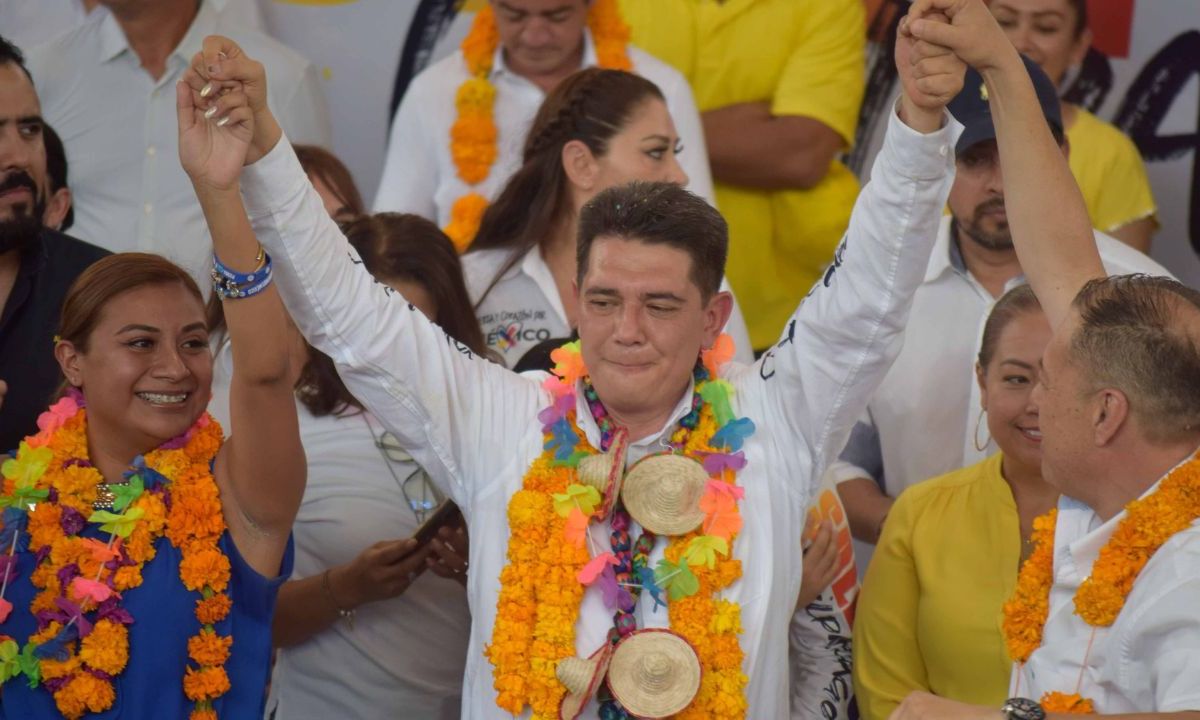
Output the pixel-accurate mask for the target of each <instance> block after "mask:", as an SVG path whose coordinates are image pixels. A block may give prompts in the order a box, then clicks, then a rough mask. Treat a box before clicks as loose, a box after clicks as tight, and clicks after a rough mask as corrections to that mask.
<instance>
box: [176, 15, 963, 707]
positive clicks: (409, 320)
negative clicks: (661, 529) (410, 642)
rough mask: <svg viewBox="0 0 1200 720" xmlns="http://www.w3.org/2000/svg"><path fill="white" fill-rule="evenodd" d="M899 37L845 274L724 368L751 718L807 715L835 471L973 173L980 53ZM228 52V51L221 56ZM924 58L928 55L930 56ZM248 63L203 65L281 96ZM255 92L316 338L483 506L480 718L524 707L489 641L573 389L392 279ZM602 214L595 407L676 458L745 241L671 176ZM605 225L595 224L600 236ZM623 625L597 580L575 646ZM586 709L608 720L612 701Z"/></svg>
mask: <svg viewBox="0 0 1200 720" xmlns="http://www.w3.org/2000/svg"><path fill="white" fill-rule="evenodd" d="M898 45H899V50H898V51H897V56H898V58H899V59H900V61H899V62H898V65H900V67H901V70H900V72H901V77H902V79H903V82H904V84H905V88H906V91H907V93H906V95H905V97H904V98H903V99H902V100H901V102H900V104H899V106H898V113H897V114H895V115H894V117H893V118H892V119H891V125H892V126H891V128H890V132H889V134H888V137H887V141H886V142H885V147H884V150H883V152H882V153H881V154H880V157H879V160H878V163H879V168H878V169H877V174H876V178H877V180H876V182H874V183H872V184H871V185H870V186H868V187H867V188H865V189H864V191H863V194H862V196H861V197H860V199H859V201H858V204H857V207H856V210H855V213H854V216H853V218H852V219H851V224H850V228H849V230H848V232H847V237H846V241H845V242H844V244H843V247H842V249H841V250H840V251H839V252H838V259H837V265H836V266H835V268H833V269H832V270H830V271H829V272H828V273H827V274H826V277H825V279H824V281H823V282H822V283H820V284H818V285H817V286H816V287H815V288H814V289H813V291H812V292H811V294H810V295H809V297H808V299H807V300H806V301H805V302H804V303H803V304H802V305H801V306H800V307H799V309H798V310H797V311H796V314H795V315H794V317H793V319H792V320H791V322H790V323H789V326H788V328H786V329H785V331H784V335H783V340H781V342H780V343H779V344H778V345H777V346H776V347H775V348H772V349H771V350H769V351H768V352H767V353H766V354H765V355H764V356H763V358H761V359H760V361H759V362H758V363H756V364H755V365H753V366H745V365H741V364H739V363H736V362H733V363H728V364H727V365H724V366H723V367H722V370H721V373H720V374H721V376H722V378H723V379H724V380H726V381H727V382H728V383H729V387H731V388H732V405H733V407H732V408H731V411H732V412H733V413H734V414H735V416H737V417H742V418H746V419H748V420H750V421H751V422H753V424H754V426H755V428H756V429H755V430H754V432H753V435H752V436H750V437H749V439H747V440H746V441H745V444H744V446H743V449H744V457H745V459H746V461H747V465H746V467H745V469H744V470H742V471H740V472H738V474H737V482H738V484H739V486H741V487H743V488H744V498H743V499H741V500H740V501H739V502H740V505H741V511H740V512H741V514H742V516H743V517H744V518H745V519H746V521H745V523H744V525H743V527H742V529H741V531H740V533H739V534H738V536H737V541H736V543H735V544H734V547H733V550H732V557H733V558H734V559H736V560H737V561H738V562H739V563H740V573H741V574H740V578H739V579H737V580H736V581H734V582H732V583H731V584H730V585H729V586H728V587H727V588H726V589H725V590H724V591H722V594H721V599H723V600H728V601H729V602H731V603H736V604H737V607H738V608H740V611H739V612H740V627H742V628H743V632H742V633H741V634H740V636H739V637H738V643H739V647H740V651H741V652H742V653H744V658H743V660H742V662H741V667H740V670H741V672H742V673H744V675H745V676H746V679H747V684H746V686H745V688H744V689H741V688H740V687H739V688H735V689H734V690H733V691H732V692H741V693H743V694H744V698H745V701H746V703H747V706H748V707H747V709H746V717H749V718H780V717H785V716H787V714H788V701H789V698H788V637H787V627H788V623H789V620H790V619H791V617H792V613H793V610H794V608H795V602H796V597H797V592H798V590H799V586H800V572H801V560H800V552H799V543H798V541H797V540H798V534H799V532H800V528H802V527H803V526H804V518H805V513H806V511H807V508H808V505H809V503H810V501H811V498H812V495H813V491H814V489H815V488H816V486H817V484H818V482H819V477H820V474H821V471H822V469H823V468H824V467H825V465H826V464H827V463H828V462H829V461H830V460H831V459H832V458H833V457H834V456H835V455H836V453H837V452H838V450H839V449H840V447H841V446H842V445H843V443H844V440H845V436H846V434H847V432H848V431H849V428H850V426H851V425H852V424H853V421H854V419H855V418H856V417H857V416H858V415H859V414H860V413H861V411H862V409H863V407H864V406H865V402H866V399H867V398H868V397H869V395H870V393H871V392H872V390H873V387H874V384H875V383H876V382H877V381H878V380H879V379H880V378H881V377H882V375H883V373H884V372H885V371H886V369H887V367H888V365H889V363H890V362H891V360H892V359H893V358H894V356H895V353H896V352H897V350H898V348H899V345H900V341H901V333H902V331H903V327H904V324H905V322H906V320H907V315H908V306H909V302H910V299H911V294H912V292H913V290H915V288H916V287H917V285H918V284H919V282H920V279H921V277H922V274H923V272H924V268H925V266H926V264H927V262H928V253H929V249H930V247H931V245H932V238H933V236H934V234H935V233H934V230H935V228H936V225H937V222H938V220H939V218H940V214H941V208H942V206H943V204H944V202H945V196H946V194H947V193H948V191H949V188H950V184H951V176H952V173H953V153H952V147H953V144H954V140H955V138H956V136H957V133H958V129H959V127H958V125H957V123H954V122H953V121H952V119H950V118H949V117H948V116H947V114H946V113H945V112H944V104H945V102H947V101H948V100H949V99H950V98H951V97H953V95H954V94H956V93H957V91H958V89H959V88H960V87H961V82H962V66H961V64H960V63H959V61H958V60H957V59H956V58H954V57H953V56H951V55H949V54H946V53H945V52H944V51H940V50H939V49H937V48H933V47H931V46H922V47H917V46H915V45H914V44H913V43H912V42H910V41H909V40H908V39H903V38H902V39H901V41H900V42H899V44H898ZM219 52H224V53H225V54H226V58H227V59H226V60H224V61H221V60H219V59H218V58H219V55H218V53H219ZM918 53H921V54H922V55H921V56H922V57H924V60H922V61H921V62H920V63H913V62H910V59H911V60H915V59H916V57H917V55H918ZM241 55H242V54H241V51H240V50H239V49H238V48H236V46H234V45H233V44H232V43H231V42H229V41H228V40H225V39H222V38H213V39H210V40H209V41H207V42H206V49H205V58H204V60H203V61H202V62H201V63H199V64H198V65H197V66H196V69H197V70H199V71H206V72H198V73H189V76H188V83H189V84H190V86H191V88H192V90H193V92H194V93H197V97H198V93H199V91H200V90H201V88H202V87H204V86H205V83H206V77H207V78H211V79H212V80H215V81H228V80H234V81H237V80H243V81H245V82H244V87H245V88H246V89H247V92H248V93H250V94H254V93H259V92H261V87H262V80H261V72H262V71H261V66H256V65H255V64H253V63H250V62H247V61H245V60H244V59H243V58H242V56H241ZM214 64H215V68H211V69H210V66H212V65H214ZM918 79H920V81H921V83H920V89H918V84H917V81H918ZM183 92H186V89H185V90H184V91H183ZM184 98H185V99H184V100H183V103H184V107H185V108H186V107H187V101H186V96H184ZM249 103H250V105H251V106H252V107H253V108H254V110H255V121H254V125H255V127H254V141H253V147H252V149H251V151H250V157H249V158H248V160H249V161H250V162H251V164H250V165H248V166H247V167H246V169H245V171H244V172H243V175H242V178H241V186H240V187H241V191H242V196H243V199H244V201H245V203H246V209H247V211H248V214H249V216H250V218H251V220H252V223H253V225H254V230H255V235H256V237H257V238H258V239H259V240H260V241H261V243H262V245H263V247H264V248H265V249H266V251H267V252H268V254H269V255H270V256H271V258H272V262H273V267H274V268H275V269H274V277H275V278H276V281H277V282H278V284H279V290H280V292H281V294H282V296H283V298H284V300H285V302H286V303H287V304H288V307H289V310H290V313H291V315H292V317H293V318H294V320H295V322H296V324H297V326H298V327H299V328H300V330H301V331H302V332H303V333H304V335H305V336H306V337H307V338H308V339H309V341H310V342H312V343H313V345H314V346H316V347H318V348H321V349H322V350H324V351H325V352H326V353H327V354H328V355H329V356H330V357H331V358H333V359H334V361H335V363H337V364H338V369H339V374H340V375H341V377H342V378H343V380H344V381H345V382H346V384H347V387H349V388H350V389H351V391H352V392H353V393H354V395H355V397H358V398H359V399H361V400H362V401H363V403H364V404H365V405H366V406H367V407H368V408H370V409H371V410H372V412H373V413H374V414H375V416H376V417H377V418H378V419H379V420H380V422H381V423H383V424H384V425H385V426H386V427H387V428H388V429H389V430H390V431H391V432H392V433H393V434H395V435H396V437H397V439H398V440H399V441H400V443H401V444H402V445H403V446H404V447H405V448H407V449H409V450H410V451H411V452H412V454H413V456H414V457H415V458H416V460H417V461H418V463H419V464H420V465H421V466H422V467H424V468H426V470H427V471H428V472H429V473H430V476H431V477H432V478H433V480H434V481H435V482H436V483H438V484H439V485H440V486H441V487H443V488H444V489H445V490H446V491H447V492H448V494H449V495H450V496H451V497H452V498H453V499H454V500H455V502H456V503H458V505H459V506H460V507H461V508H462V509H463V511H464V513H465V515H466V517H467V521H468V523H469V524H470V527H471V552H470V557H471V572H470V575H469V577H468V593H469V595H470V598H471V610H472V618H473V624H472V629H471V647H470V651H469V658H468V668H467V672H466V677H465V681H464V689H463V716H464V717H467V718H472V719H473V720H478V719H481V718H496V719H499V718H508V717H511V715H512V713H510V712H509V711H508V710H505V709H502V708H501V707H499V706H498V705H497V694H496V691H495V690H494V689H493V679H492V668H491V667H489V661H488V659H487V657H486V656H485V654H484V651H485V646H487V645H488V644H489V643H490V642H491V641H492V637H493V636H492V633H493V629H494V627H495V625H496V618H497V613H498V610H497V597H498V594H499V592H500V588H501V570H502V568H504V567H505V565H506V562H507V561H506V556H507V553H508V550H509V545H510V535H509V514H508V506H509V502H510V500H511V499H512V498H513V497H514V495H515V494H516V493H517V492H518V491H519V490H521V488H522V485H523V482H524V480H523V478H524V476H525V475H526V473H527V472H528V471H529V468H530V464H531V463H532V462H533V461H534V460H536V459H539V458H542V456H543V453H544V452H545V447H546V437H545V435H544V433H543V429H542V425H543V421H540V420H539V419H538V415H539V413H540V411H542V410H544V409H545V408H546V407H547V406H548V405H549V404H552V403H553V402H554V401H553V399H552V395H551V392H550V391H549V390H547V389H546V388H544V387H543V385H542V380H543V379H544V377H534V376H532V374H527V375H517V374H514V373H511V372H510V371H508V370H506V369H504V368H501V367H500V366H498V365H496V364H493V363H489V362H486V361H484V360H482V359H480V358H478V357H475V356H473V354H472V353H470V352H469V351H464V349H463V348H462V347H460V346H458V345H457V344H455V343H454V342H452V341H448V339H447V338H446V336H445V335H444V333H443V332H442V331H441V330H439V329H438V328H437V327H436V326H435V325H432V324H431V323H429V322H428V321H427V320H425V319H424V317H423V316H422V315H421V314H420V313H419V312H414V311H413V310H411V309H410V306H409V305H408V303H406V302H405V301H404V300H403V298H400V297H398V296H396V294H395V293H394V292H392V291H389V290H388V289H386V288H385V287H384V286H381V285H379V284H376V283H374V282H373V281H372V279H371V278H370V276H369V275H368V274H367V273H366V272H365V271H364V270H363V269H362V267H361V265H360V263H359V261H358V259H357V257H356V256H355V255H354V254H353V252H352V251H350V249H349V248H348V246H347V244H346V242H345V240H344V238H343V237H342V235H341V233H340V232H339V231H338V229H337V227H336V225H334V224H333V222H332V221H331V220H330V219H329V217H328V215H327V214H326V213H325V212H324V209H323V207H322V204H321V201H320V198H319V197H318V196H317V195H316V194H315V191H314V190H313V189H312V187H311V185H310V183H309V182H308V180H307V178H306V177H305V175H304V172H303V171H302V169H301V168H300V166H299V164H298V162H297V160H296V158H295V155H294V153H293V152H292V150H291V148H290V145H289V144H288V143H287V142H280V139H281V136H282V133H281V131H280V130H279V128H278V125H277V124H275V122H274V119H273V118H272V117H271V115H270V113H269V110H268V109H267V106H266V103H265V102H263V101H262V99H261V98H257V97H252V98H250V99H249ZM588 208H590V209H589V210H586V211H585V213H584V218H583V219H582V220H581V231H580V239H579V243H580V248H581V251H580V255H581V257H580V263H579V265H580V267H579V276H578V277H577V279H576V282H577V292H576V302H578V304H579V308H578V313H579V317H580V321H579V331H580V337H581V352H582V356H583V361H584V362H586V363H587V366H588V372H589V376H590V382H591V387H592V388H594V391H595V402H596V403H600V404H602V405H603V406H604V409H605V414H606V415H605V417H607V418H608V419H610V420H611V422H612V423H613V424H614V425H615V426H618V427H621V428H624V429H626V430H627V431H628V437H629V438H631V440H632V442H631V443H630V447H629V450H628V457H627V460H628V461H629V462H630V463H632V462H636V461H637V460H640V459H642V458H644V457H646V456H648V455H652V454H655V455H657V454H661V453H662V450H663V448H664V446H666V447H669V445H667V443H668V442H669V440H670V439H671V438H672V437H673V436H674V435H675V433H676V431H677V428H678V427H679V425H678V423H679V422H680V421H681V420H684V419H685V418H686V417H688V416H689V415H691V413H692V409H693V402H694V400H693V397H692V393H693V390H694V387H695V385H694V381H693V371H694V368H695V366H696V362H697V358H698V356H699V354H700V351H701V349H702V348H706V347H711V346H712V345H713V344H714V343H715V342H716V340H717V333H718V332H719V330H720V328H721V327H722V326H723V325H724V322H725V320H726V319H727V318H728V315H729V312H730V309H731V299H730V297H729V295H728V294H727V293H721V292H719V291H718V286H719V280H720V277H721V274H722V270H723V265H724V257H725V254H726V251H727V243H728V234H727V229H726V228H725V225H724V222H723V220H721V219H720V217H719V216H718V215H717V214H716V213H715V211H714V210H712V208H711V207H710V206H709V205H707V204H706V203H705V202H703V201H702V200H701V199H699V198H697V197H695V196H693V195H690V194H688V193H686V192H684V191H683V190H681V189H680V188H678V187H676V186H673V185H669V184H662V183H659V184H651V185H642V186H626V187H623V188H614V189H610V190H609V191H606V193H605V194H603V195H601V196H600V198H598V199H597V200H596V201H595V202H594V203H593V204H592V205H589V206H588ZM589 217H590V218H592V220H594V221H595V225H594V226H591V229H590V230H588V229H587V228H589V219H588V218H589ZM598 218H601V219H598ZM603 218H607V219H603ZM622 218H630V219H628V220H623V219H622ZM635 219H636V220H635ZM624 222H629V223H633V224H635V225H636V227H637V228H638V230H636V231H635V230H627V229H626V227H625V226H624V225H623V224H622V223H624ZM651 228H656V229H651ZM698 230H699V231H698ZM589 233H590V234H589ZM702 241H703V242H702ZM247 251H248V252H252V249H250V248H247ZM583 385H584V383H583V381H582V380H580V381H579V383H577V384H576V385H575V386H574V387H575V389H576V391H577V394H576V400H575V402H574V403H573V404H572V409H573V415H574V417H575V418H576V422H577V423H578V427H579V429H580V434H581V435H583V436H584V437H585V438H586V440H581V442H584V441H586V443H588V444H589V446H591V447H601V445H602V441H601V437H602V431H601V425H600V423H599V422H598V421H597V420H596V419H595V417H594V415H593V411H592V407H591V405H589V403H588V401H587V399H586V397H585V393H584V389H583ZM527 492H529V491H527ZM736 494H738V495H739V496H741V493H740V492H738V493H736ZM522 497H528V495H525V496H522ZM519 516H520V515H519V514H518V515H516V516H515V517H519ZM595 530H597V531H598V532H597V535H598V536H600V537H604V536H605V535H607V534H608V531H609V530H610V522H609V520H608V519H607V518H604V519H602V520H598V521H596V523H595ZM634 530H636V528H635V529H634ZM631 533H633V530H631ZM647 554H648V555H649V558H648V564H649V565H650V566H653V565H655V564H657V562H658V560H660V559H662V558H663V555H664V543H656V544H655V545H654V547H652V548H651V549H650V550H649V551H648V552H647ZM597 557H599V555H597ZM572 577H573V574H572ZM510 582H511V581H510ZM642 599H643V602H640V603H635V604H634V607H633V609H632V610H631V614H632V616H633V617H634V619H635V620H636V624H637V626H638V627H641V628H664V627H667V626H668V625H669V622H670V619H669V618H668V613H667V612H666V611H664V610H662V609H658V610H656V609H655V605H654V604H653V603H651V602H650V600H649V598H648V597H646V596H645V594H643V596H642ZM613 627H614V619H613V614H612V611H611V610H608V609H606V603H605V601H604V599H603V594H602V593H601V591H600V587H599V586H597V585H592V586H590V587H587V588H586V589H584V590H583V591H582V601H581V604H580V606H579V610H578V620H577V621H576V622H575V623H574V627H573V629H572V634H573V638H574V642H573V645H574V650H575V652H576V653H577V654H578V655H580V656H581V657H586V656H588V655H590V654H591V653H592V652H593V651H594V650H596V649H597V648H600V647H602V646H603V645H604V644H605V643H606V642H608V636H609V631H610V630H612V629H613ZM831 659H833V660H834V661H836V658H831ZM833 672H836V670H835V669H831V671H830V673H831V674H832V673H833ZM723 692H730V691H728V690H724V691H723ZM732 701H733V702H736V700H732ZM585 713H587V715H588V716H589V717H594V716H595V713H596V705H595V703H594V702H592V703H589V704H588V705H587V709H585ZM521 716H522V717H528V710H526V711H525V713H524V714H522V715H521Z"/></svg>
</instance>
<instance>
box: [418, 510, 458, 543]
mask: <svg viewBox="0 0 1200 720" xmlns="http://www.w3.org/2000/svg"><path fill="white" fill-rule="evenodd" d="M461 520H462V511H461V510H459V509H458V506H457V505H455V504H454V501H452V500H443V501H442V504H441V505H438V506H437V508H436V509H434V511H433V512H431V513H429V517H427V518H425V522H423V523H421V527H419V528H417V531H416V532H415V533H413V538H414V539H416V541H417V547H423V546H425V545H427V544H428V543H429V541H430V540H432V539H433V538H434V537H435V536H436V535H437V531H438V530H439V529H441V528H443V527H445V526H447V525H453V524H455V523H457V522H459V521H461Z"/></svg>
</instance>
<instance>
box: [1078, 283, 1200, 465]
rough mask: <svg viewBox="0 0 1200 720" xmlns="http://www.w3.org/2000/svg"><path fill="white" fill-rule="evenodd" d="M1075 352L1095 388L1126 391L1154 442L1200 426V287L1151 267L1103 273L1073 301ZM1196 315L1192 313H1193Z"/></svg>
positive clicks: (1191, 434)
mask: <svg viewBox="0 0 1200 720" xmlns="http://www.w3.org/2000/svg"><path fill="white" fill-rule="evenodd" d="M1073 305H1074V308H1075V309H1076V311H1078V313H1079V319H1080V322H1079V326H1078V327H1077V328H1076V329H1075V332H1074V334H1073V335H1072V337H1071V356H1072V359H1073V360H1074V361H1076V362H1077V363H1078V364H1079V365H1080V367H1081V368H1082V371H1083V375H1084V379H1085V383H1086V384H1088V385H1090V386H1091V388H1092V389H1094V390H1099V389H1101V388H1105V387H1109V388H1115V389H1118V390H1120V391H1121V392H1123V393H1125V396H1126V397H1127V398H1128V399H1129V406H1130V411H1131V412H1132V413H1133V414H1135V415H1136V416H1137V417H1138V419H1139V420H1140V421H1141V425H1142V427H1143V428H1144V431H1145V434H1146V438H1147V439H1148V440H1150V441H1152V442H1164V443H1172V442H1181V441H1183V440H1186V439H1191V438H1195V436H1196V435H1197V434H1198V433H1200V292H1197V291H1196V290H1193V289H1191V288H1189V287H1187V286H1185V285H1183V284H1182V283H1180V282H1178V281H1177V280H1173V279H1171V278H1165V277H1151V276H1148V275H1118V276H1114V277H1109V278H1097V279H1095V280H1092V281H1090V282H1088V283H1087V284H1086V285H1084V286H1083V289H1082V290H1080V291H1079V294H1078V295H1077V296H1076V297H1075V301H1074V303H1073ZM1189 316H1190V317H1189Z"/></svg>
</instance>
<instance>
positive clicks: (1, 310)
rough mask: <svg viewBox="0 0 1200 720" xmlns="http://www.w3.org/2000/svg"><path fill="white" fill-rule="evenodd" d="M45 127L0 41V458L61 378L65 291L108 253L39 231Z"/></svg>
mask: <svg viewBox="0 0 1200 720" xmlns="http://www.w3.org/2000/svg"><path fill="white" fill-rule="evenodd" d="M44 126H45V123H44V122H43V120H42V117H41V106H40V105H39V103H38V97H37V92H36V91H35V90H34V88H33V80H32V79H31V78H30V75H29V72H28V70H26V69H25V65H24V59H23V58H22V56H21V52H20V50H18V49H17V48H16V47H15V46H14V45H12V44H11V43H9V42H8V41H7V40H5V39H3V38H0V381H3V382H4V384H5V385H7V391H6V392H3V391H0V399H2V400H3V403H4V405H3V412H0V452H4V451H7V450H10V449H12V448H15V447H16V446H17V444H18V443H19V442H20V440H21V438H23V437H25V436H26V435H28V434H30V433H33V432H36V431H37V416H38V414H39V413H40V412H41V411H42V410H43V409H44V408H45V407H46V404H47V403H48V401H49V400H50V396H51V395H53V393H54V389H55V387H57V385H58V383H59V381H60V380H61V377H60V375H59V370H58V363H56V362H55V360H54V332H55V330H56V329H57V328H58V321H59V317H58V315H59V311H60V310H61V307H62V301H63V296H64V295H66V292H67V288H68V287H69V286H70V285H71V283H72V282H73V281H74V280H75V277H76V276H78V275H79V273H81V272H83V270H84V268H86V267H87V266H88V265H91V264H92V263H93V262H95V261H96V260H98V259H100V258H101V257H103V256H105V255H107V254H108V252H107V251H105V250H101V249H100V248H98V247H94V246H92V245H88V244H87V243H85V242H81V241H79V240H76V239H75V238H72V237H68V236H66V235H63V234H62V233H59V232H57V231H54V230H51V229H49V228H47V227H44V226H43V224H42V221H43V217H44V216H45V212H46V202H47V193H48V189H47V175H46V147H45V144H44V141H43V138H42V129H43V127H44Z"/></svg>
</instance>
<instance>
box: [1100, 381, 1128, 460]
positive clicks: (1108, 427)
mask: <svg viewBox="0 0 1200 720" xmlns="http://www.w3.org/2000/svg"><path fill="white" fill-rule="evenodd" d="M1129 419H1130V418H1129V398H1127V397H1126V396H1125V393H1123V392H1121V391H1120V390H1117V389H1114V388H1105V389H1103V390H1100V391H1099V392H1097V393H1096V394H1095V395H1094V396H1093V399H1092V434H1093V436H1094V442H1095V443H1096V447H1104V446H1106V445H1108V444H1110V443H1111V442H1112V441H1113V438H1115V437H1116V436H1117V433H1118V432H1120V430H1121V428H1122V427H1124V426H1125V424H1126V422H1128V420H1129Z"/></svg>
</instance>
